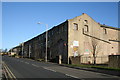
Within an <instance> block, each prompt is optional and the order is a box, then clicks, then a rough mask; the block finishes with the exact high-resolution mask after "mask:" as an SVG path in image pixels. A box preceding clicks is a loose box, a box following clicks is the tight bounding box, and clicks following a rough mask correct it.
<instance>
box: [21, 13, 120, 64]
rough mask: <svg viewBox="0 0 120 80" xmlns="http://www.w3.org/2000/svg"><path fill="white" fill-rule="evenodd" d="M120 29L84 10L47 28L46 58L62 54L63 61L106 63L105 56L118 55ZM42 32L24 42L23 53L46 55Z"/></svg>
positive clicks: (37, 55) (52, 58)
mask: <svg viewBox="0 0 120 80" xmlns="http://www.w3.org/2000/svg"><path fill="white" fill-rule="evenodd" d="M118 33H120V29H119V28H115V27H110V26H106V25H102V24H100V23H97V22H96V21H94V20H93V19H92V18H91V17H90V16H88V15H87V14H85V13H83V14H82V15H81V16H77V17H75V18H73V19H68V20H66V21H65V22H63V23H61V24H60V25H57V26H54V27H53V28H52V29H50V30H48V36H47V37H48V47H47V49H48V52H47V56H48V60H54V61H55V60H56V59H57V57H58V56H59V55H61V56H62V63H73V64H74V63H75V64H80V63H89V64H90V63H91V64H92V63H97V64H101V63H102V64H104V63H107V62H108V55H120V51H119V49H120V46H119V45H120V38H118ZM45 46H46V35H45V32H44V33H42V34H40V35H38V36H36V37H34V38H32V39H31V40H29V41H26V42H24V44H23V45H22V49H21V50H22V51H21V52H22V55H23V56H24V57H30V58H34V59H39V58H40V59H44V58H45V51H46V49H45Z"/></svg>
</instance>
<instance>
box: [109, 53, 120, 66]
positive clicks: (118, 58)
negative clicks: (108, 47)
mask: <svg viewBox="0 0 120 80" xmlns="http://www.w3.org/2000/svg"><path fill="white" fill-rule="evenodd" d="M109 67H113V68H120V55H109Z"/></svg>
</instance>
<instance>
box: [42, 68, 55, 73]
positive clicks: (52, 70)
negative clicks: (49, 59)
mask: <svg viewBox="0 0 120 80" xmlns="http://www.w3.org/2000/svg"><path fill="white" fill-rule="evenodd" d="M43 68H44V69H46V70H49V71H53V72H56V71H55V70H53V69H49V68H46V67H43Z"/></svg>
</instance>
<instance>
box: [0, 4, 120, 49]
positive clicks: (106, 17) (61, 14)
mask: <svg viewBox="0 0 120 80" xmlns="http://www.w3.org/2000/svg"><path fill="white" fill-rule="evenodd" d="M82 13H86V14H88V15H89V16H90V17H92V18H93V19H94V20H95V21H96V22H99V23H101V24H106V25H109V26H113V27H118V3H117V2H3V3H2V47H0V48H3V49H5V48H7V49H10V48H12V47H15V46H17V45H19V44H20V43H22V42H25V41H27V40H29V39H31V38H33V37H35V36H37V35H39V34H41V33H43V32H44V31H45V30H46V27H45V24H48V27H49V29H50V28H52V27H54V26H56V25H58V24H60V23H62V22H64V21H66V20H67V19H72V18H74V17H76V16H80V15H82ZM38 22H41V23H43V24H37V23H38Z"/></svg>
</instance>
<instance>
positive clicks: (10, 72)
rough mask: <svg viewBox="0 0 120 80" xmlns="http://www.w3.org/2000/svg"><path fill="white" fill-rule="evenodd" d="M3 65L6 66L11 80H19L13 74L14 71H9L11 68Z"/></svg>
mask: <svg viewBox="0 0 120 80" xmlns="http://www.w3.org/2000/svg"><path fill="white" fill-rule="evenodd" d="M3 65H4V68H5V70H6V71H7V72H8V73H9V74H8V75H9V76H10V77H11V79H12V80H14V79H15V80H17V79H16V77H15V76H14V74H13V73H12V71H11V70H10V69H9V67H8V66H7V65H6V64H5V63H3ZM10 74H11V75H10ZM12 76H13V77H12Z"/></svg>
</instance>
